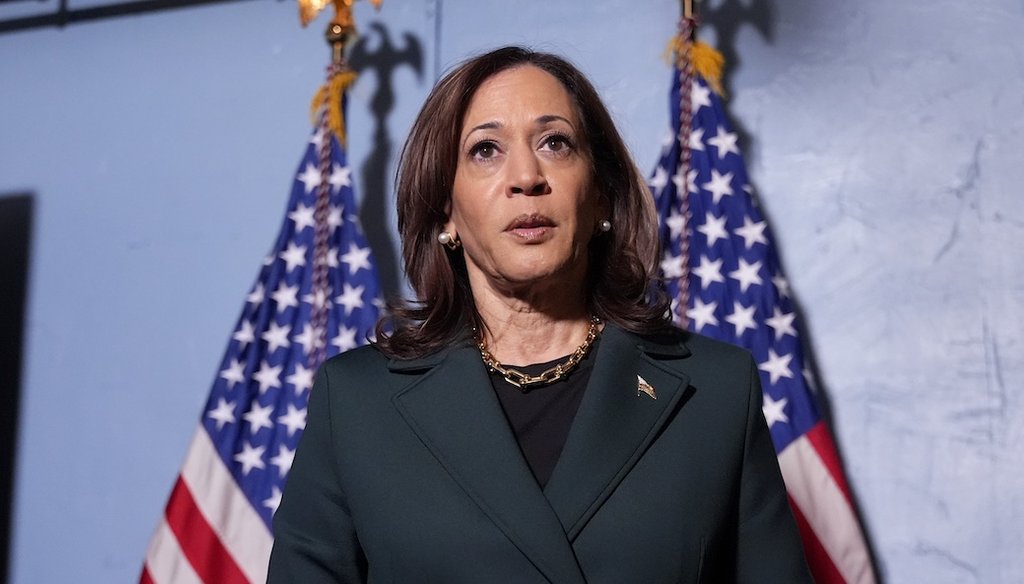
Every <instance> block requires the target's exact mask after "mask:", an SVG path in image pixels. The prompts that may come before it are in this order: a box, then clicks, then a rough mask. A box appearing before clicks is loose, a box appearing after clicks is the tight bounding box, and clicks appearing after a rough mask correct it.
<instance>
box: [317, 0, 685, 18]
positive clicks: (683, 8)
mask: <svg viewBox="0 0 1024 584" xmlns="http://www.w3.org/2000/svg"><path fill="white" fill-rule="evenodd" d="M299 2H302V0H299ZM683 18H693V0H683Z"/></svg>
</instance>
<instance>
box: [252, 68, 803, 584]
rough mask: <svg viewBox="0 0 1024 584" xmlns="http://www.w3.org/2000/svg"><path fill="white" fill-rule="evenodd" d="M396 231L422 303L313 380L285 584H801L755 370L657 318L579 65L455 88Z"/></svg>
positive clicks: (634, 230)
mask: <svg viewBox="0 0 1024 584" xmlns="http://www.w3.org/2000/svg"><path fill="white" fill-rule="evenodd" d="M398 216H399V219H398V222H399V230H400V232H401V236H402V242H403V255H404V260H405V264H406V271H407V273H408V276H409V279H410V281H411V284H412V286H413V289H414V290H415V292H416V294H417V298H418V301H417V302H416V303H414V304H411V305H403V306H399V307H396V308H395V309H394V310H393V312H392V314H393V317H392V322H391V323H390V327H389V328H387V329H385V328H383V327H381V328H379V330H378V341H377V342H376V343H375V344H374V345H373V346H371V347H366V348H363V349H359V350H355V351H350V352H348V353H345V354H343V355H340V356H338V357H335V358H333V359H331V360H330V361H328V362H327V363H326V364H325V365H324V366H323V367H322V368H321V370H320V372H319V374H318V378H317V381H316V386H315V388H314V390H313V393H312V397H311V403H310V406H309V416H310V418H309V423H308V426H307V428H306V430H305V435H304V437H303V440H302V443H301V445H300V447H299V449H298V452H297V454H296V457H295V463H294V465H293V467H292V469H291V475H290V477H289V481H288V488H287V490H286V492H285V494H284V500H283V502H282V504H281V507H280V509H279V510H278V512H277V515H276V517H275V536H276V541H275V544H274V551H273V554H272V558H271V564H270V578H269V579H270V581H271V582H301V583H315V582H400V583H407V582H417V583H418V582H425V583H427V582H429V583H433V582H437V583H446V584H454V583H470V582H472V583H493V582H515V583H520V582H522V583H529V582H538V583H539V582H553V583H559V584H563V583H564V584H569V583H583V582H589V583H591V584H594V583H602V582H607V583H615V584H623V583H647V582H697V581H705V582H726V581H740V582H752V581H757V582H802V581H807V582H809V581H810V576H809V575H808V574H807V570H806V566H805V564H804V559H803V555H802V550H801V547H800V542H799V538H798V535H797V531H796V528H795V526H794V522H793V518H792V516H791V515H790V511H789V508H788V505H787V500H786V495H785V490H784V488H783V484H782V479H781V476H780V473H779V469H778V465H777V462H776V458H775V454H774V451H773V449H772V446H771V442H770V439H769V436H768V432H767V428H766V426H765V422H764V419H763V417H762V415H761V409H760V404H761V390H760V386H759V383H758V376H757V371H756V369H755V367H754V364H753V361H752V359H751V358H750V356H749V355H747V354H746V353H744V352H743V351H741V350H739V349H737V348H733V347H731V346H726V345H723V344H720V343H717V342H713V341H711V340H708V339H705V338H703V337H700V336H697V335H693V334H688V333H684V332H682V331H679V330H678V329H673V328H672V327H671V326H670V324H669V322H668V321H667V320H666V314H667V302H666V300H665V298H664V297H663V295H661V294H658V293H656V292H652V290H653V288H652V286H651V281H652V277H653V275H654V271H653V270H654V265H655V261H656V258H657V254H658V249H657V247H658V246H657V232H656V221H655V218H654V212H653V205H652V202H651V199H650V195H649V193H648V192H647V189H646V186H645V185H644V182H643V180H642V178H641V176H640V174H639V173H638V172H637V170H636V168H635V166H634V165H633V163H632V161H631V160H630V157H629V153H628V152H627V150H626V148H625V146H624V144H623V142H622V140H621V138H620V137H619V135H618V132H617V131H616V129H615V127H614V125H613V123H612V121H611V118H610V116H609V115H608V112H607V111H606V109H605V108H604V106H603V105H602V104H601V102H600V99H599V98H598V96H597V93H596V92H595V90H594V89H593V87H592V86H591V85H590V83H589V82H588V81H587V80H586V79H585V78H584V77H583V76H582V74H581V73H580V72H579V71H577V70H576V69H575V68H574V67H572V66H571V65H570V64H568V63H566V62H565V61H564V60H562V59H560V58H558V57H555V56H552V55H547V54H542V53H534V52H530V51H527V50H524V49H520V48H504V49H499V50H496V51H493V52H491V53H487V54H485V55H482V56H480V57H477V58H475V59H472V60H470V61H468V62H466V63H464V64H463V65H461V66H459V67H458V68H456V69H455V70H454V71H452V72H451V73H450V74H448V75H447V76H446V77H445V78H444V79H443V80H442V81H441V82H440V83H439V84H438V86H437V87H436V88H435V89H434V90H433V92H432V93H431V95H430V96H429V97H428V98H427V102H426V104H425V105H424V108H423V111H422V112H421V113H420V116H419V118H418V119H417V121H416V123H415V125H414V127H413V129H412V132H411V135H410V137H409V140H408V142H407V144H406V147H405V150H404V152H403V155H402V161H401V167H400V171H399V180H398ZM386 330H391V331H392V332H390V333H386V332H385V331H386Z"/></svg>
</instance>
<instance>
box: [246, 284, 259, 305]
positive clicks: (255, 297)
mask: <svg viewBox="0 0 1024 584" xmlns="http://www.w3.org/2000/svg"><path fill="white" fill-rule="evenodd" d="M245 301H246V302H248V303H249V304H259V303H260V302H263V282H260V283H258V284H256V287H255V288H253V289H252V292H250V293H249V296H247V297H246V299H245Z"/></svg>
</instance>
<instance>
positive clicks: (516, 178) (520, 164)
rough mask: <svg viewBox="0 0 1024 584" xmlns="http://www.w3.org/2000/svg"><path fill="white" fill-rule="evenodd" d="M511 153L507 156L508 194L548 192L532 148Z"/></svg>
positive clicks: (545, 180) (540, 193)
mask: <svg viewBox="0 0 1024 584" xmlns="http://www.w3.org/2000/svg"><path fill="white" fill-rule="evenodd" d="M523 150H525V151H520V152H516V153H512V154H511V155H510V156H509V158H508V163H507V165H508V166H507V171H508V195H509V196H512V195H543V194H547V192H548V181H547V179H545V178H544V170H543V169H542V168H541V165H540V161H539V160H538V159H537V156H536V155H535V154H534V152H533V151H532V149H529V148H526V149H523Z"/></svg>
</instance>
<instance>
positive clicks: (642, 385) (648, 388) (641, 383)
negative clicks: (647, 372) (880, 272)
mask: <svg viewBox="0 0 1024 584" xmlns="http://www.w3.org/2000/svg"><path fill="white" fill-rule="evenodd" d="M641 393H646V394H647V395H648V396H650V398H651V399H658V394H656V393H655V392H654V386H653V385H651V384H650V383H647V380H646V379H644V378H643V377H640V376H639V375H637V376H636V396H637V397H640V394H641Z"/></svg>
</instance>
